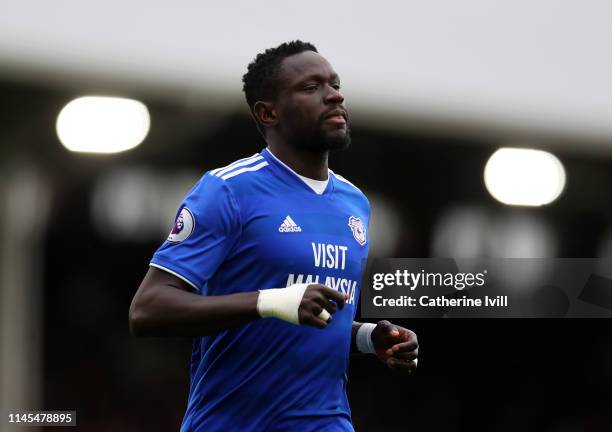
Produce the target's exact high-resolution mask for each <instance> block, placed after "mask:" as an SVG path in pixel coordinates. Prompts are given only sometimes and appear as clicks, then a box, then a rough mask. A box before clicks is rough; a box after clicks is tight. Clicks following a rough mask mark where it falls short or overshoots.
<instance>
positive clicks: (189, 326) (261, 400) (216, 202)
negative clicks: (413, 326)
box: [130, 41, 418, 432]
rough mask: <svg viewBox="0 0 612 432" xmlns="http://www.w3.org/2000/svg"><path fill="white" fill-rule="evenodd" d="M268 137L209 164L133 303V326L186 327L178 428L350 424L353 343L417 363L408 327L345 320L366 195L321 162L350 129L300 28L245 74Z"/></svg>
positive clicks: (395, 365) (145, 330)
mask: <svg viewBox="0 0 612 432" xmlns="http://www.w3.org/2000/svg"><path fill="white" fill-rule="evenodd" d="M243 81H244V91H245V94H246V100H247V103H248V105H249V108H250V109H251V112H252V114H253V116H254V118H255V120H256V124H257V127H258V129H259V130H260V132H261V133H262V135H263V136H264V139H265V140H266V142H267V144H268V147H267V148H266V149H264V150H263V151H262V152H261V153H259V154H255V155H253V156H251V157H249V158H245V159H241V160H239V161H236V162H234V163H232V164H229V165H228V166H226V167H223V168H218V169H214V170H212V171H209V172H207V173H206V174H205V175H204V176H203V177H202V178H201V179H200V181H199V182H198V183H197V184H196V185H195V186H194V188H193V189H192V190H191V192H190V193H189V194H188V195H187V197H186V198H185V200H184V202H183V204H182V205H181V207H180V209H179V211H178V214H177V218H176V222H175V226H174V227H173V229H172V231H171V232H170V235H169V237H168V239H167V241H166V242H165V243H164V244H163V245H162V246H161V247H160V248H159V250H158V251H157V252H156V253H155V254H154V256H153V259H152V260H151V264H150V268H149V271H148V273H147V275H146V276H145V278H144V280H143V281H142V284H141V286H140V288H139V289H138V292H137V293H136V295H135V297H134V300H133V302H132V306H131V308H130V327H131V329H132V332H133V333H134V334H135V335H137V336H140V335H162V336H172V335H181V336H192V337H194V338H195V339H194V344H193V353H192V363H191V388H190V392H189V401H188V406H187V412H186V414H185V417H184V419H183V423H182V426H181V431H206V432H212V431H224V432H225V431H258V432H259V431H302V432H303V431H310V430H312V431H315V430H316V431H352V430H353V427H352V425H351V416H350V410H349V405H348V401H347V398H346V392H345V387H346V383H347V376H346V370H347V366H348V359H349V353H350V352H352V353H358V352H369V353H375V355H377V356H378V357H379V358H380V359H381V360H382V361H384V362H385V363H386V364H387V365H388V367H390V368H392V369H398V370H400V371H408V372H409V371H411V370H413V369H415V368H416V361H417V360H416V359H417V354H418V351H417V340H416V335H415V334H414V333H413V332H411V331H409V330H407V329H404V328H402V327H398V326H395V325H392V324H390V323H389V322H387V321H381V322H379V323H378V324H376V325H374V324H361V323H356V322H354V321H353V319H354V317H355V311H356V302H357V299H358V297H359V289H360V279H361V272H362V263H363V262H364V261H365V259H366V258H367V250H368V240H367V228H366V227H367V225H368V221H369V217H370V206H369V203H368V201H367V199H366V197H365V195H363V193H362V192H361V191H360V190H359V189H357V188H356V187H355V186H353V185H352V184H351V183H349V182H348V181H347V180H345V179H343V178H342V177H340V176H339V175H337V174H334V173H333V172H332V171H331V170H329V169H328V166H327V162H328V154H329V152H330V151H335V150H341V149H345V148H347V147H348V146H349V143H350V130H349V124H348V116H347V113H346V108H345V106H344V104H343V102H344V97H343V96H342V94H341V93H340V79H339V77H338V75H337V74H336V73H335V71H334V70H333V68H332V67H331V65H330V64H329V63H328V62H327V61H326V60H325V59H324V58H323V57H322V56H320V55H319V54H318V52H317V50H316V48H315V47H314V46H313V45H311V44H309V43H304V42H301V41H294V42H290V43H284V44H282V45H280V46H278V47H277V48H274V49H269V50H267V51H265V52H264V53H262V54H259V55H258V56H257V57H256V58H255V60H254V61H253V62H252V63H251V64H250V65H249V67H248V72H247V73H246V74H245V75H244V77H243Z"/></svg>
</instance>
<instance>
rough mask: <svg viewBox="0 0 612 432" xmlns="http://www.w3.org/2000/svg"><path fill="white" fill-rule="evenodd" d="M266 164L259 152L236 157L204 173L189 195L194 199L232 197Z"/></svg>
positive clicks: (255, 176) (254, 177)
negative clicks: (239, 157)
mask: <svg viewBox="0 0 612 432" xmlns="http://www.w3.org/2000/svg"><path fill="white" fill-rule="evenodd" d="M267 166H268V162H267V161H266V160H265V159H264V157H263V156H262V155H260V154H259V153H256V154H254V155H253V156H249V157H246V158H243V159H238V160H236V161H234V162H232V163H230V164H228V165H225V166H223V167H220V168H215V169H212V170H210V171H207V172H205V173H204V175H203V176H202V177H201V178H200V180H199V181H198V182H197V183H196V184H195V186H194V187H193V189H192V190H191V192H190V193H189V195H190V196H193V197H194V198H195V199H198V200H199V199H202V198H204V199H205V198H214V199H219V198H220V197H222V196H230V197H232V196H233V195H234V194H235V192H236V190H237V189H240V187H241V186H242V185H244V184H248V183H250V182H252V181H253V180H254V179H256V178H257V174H258V173H261V172H262V171H263V170H264V169H265V168H266V167H267Z"/></svg>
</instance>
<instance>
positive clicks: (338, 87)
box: [332, 83, 340, 90]
mask: <svg viewBox="0 0 612 432" xmlns="http://www.w3.org/2000/svg"><path fill="white" fill-rule="evenodd" d="M332 87H333V88H334V89H335V90H340V83H335V84H332Z"/></svg>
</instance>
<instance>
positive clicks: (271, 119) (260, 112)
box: [253, 101, 278, 126]
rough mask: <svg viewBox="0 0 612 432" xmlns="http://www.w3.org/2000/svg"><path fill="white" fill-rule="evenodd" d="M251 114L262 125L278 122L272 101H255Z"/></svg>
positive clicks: (271, 124)
mask: <svg viewBox="0 0 612 432" xmlns="http://www.w3.org/2000/svg"><path fill="white" fill-rule="evenodd" d="M253 114H254V115H255V119H256V120H257V121H258V122H259V123H260V124H261V125H262V126H276V125H277V124H278V116H277V115H276V109H275V108H274V104H273V103H272V102H263V101H257V102H255V106H253Z"/></svg>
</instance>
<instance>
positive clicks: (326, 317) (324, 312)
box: [317, 309, 331, 323]
mask: <svg viewBox="0 0 612 432" xmlns="http://www.w3.org/2000/svg"><path fill="white" fill-rule="evenodd" d="M317 318H320V319H322V320H323V321H325V322H326V323H329V322H330V321H331V315H330V313H329V312H328V311H327V309H323V310H322V311H321V313H320V314H317Z"/></svg>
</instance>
